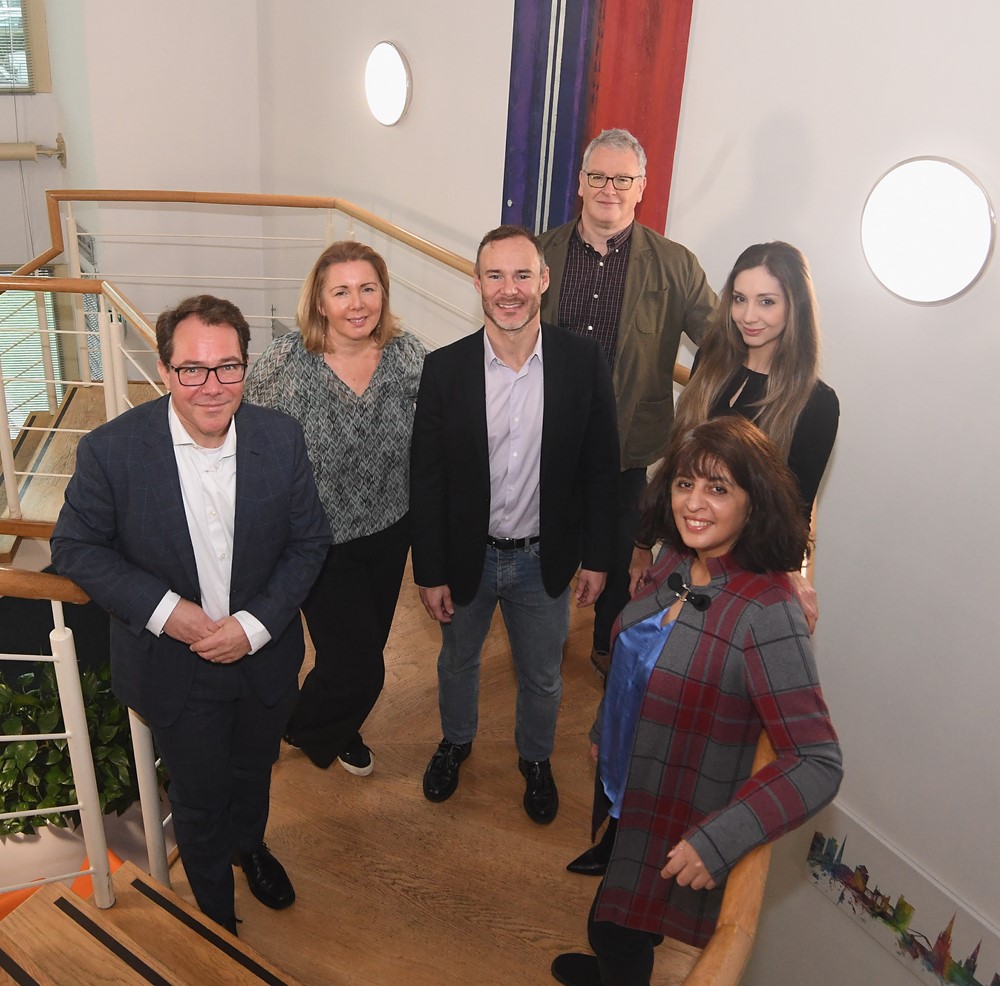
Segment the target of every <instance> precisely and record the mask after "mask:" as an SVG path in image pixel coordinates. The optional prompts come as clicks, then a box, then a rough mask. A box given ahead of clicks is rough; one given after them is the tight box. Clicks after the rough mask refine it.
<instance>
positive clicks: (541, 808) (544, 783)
mask: <svg viewBox="0 0 1000 986" xmlns="http://www.w3.org/2000/svg"><path fill="white" fill-rule="evenodd" d="M517 766H518V769H519V770H520V771H521V773H522V774H524V780H525V788H524V810H525V811H526V812H527V813H528V818H530V819H531V820H532V821H533V822H538V824H539V825H548V824H549V822H551V821H552V819H553V818H555V817H556V812H557V811H559V792H558V791H557V790H556V782H555V781H554V780H553V779H552V766H551V764H550V763H549V761H548V760H525V759H524V758H523V757H518V760H517Z"/></svg>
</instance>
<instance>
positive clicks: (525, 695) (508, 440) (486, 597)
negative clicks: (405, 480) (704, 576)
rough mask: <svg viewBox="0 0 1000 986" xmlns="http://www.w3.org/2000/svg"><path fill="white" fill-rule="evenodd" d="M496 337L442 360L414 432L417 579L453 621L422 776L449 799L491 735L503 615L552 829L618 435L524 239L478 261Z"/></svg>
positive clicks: (604, 385)
mask: <svg viewBox="0 0 1000 986" xmlns="http://www.w3.org/2000/svg"><path fill="white" fill-rule="evenodd" d="M475 286H476V289H477V290H478V291H479V292H480V294H481V296H482V302H483V311H484V314H485V325H484V327H483V329H481V330H480V331H479V332H477V333H474V334H473V335H471V336H467V337H465V338H464V339H460V340H458V341H457V342H455V343H452V344H451V345H449V346H445V347H443V348H442V349H439V350H437V351H436V352H432V353H430V354H429V355H428V356H427V358H426V360H425V362H424V371H423V376H422V378H421V382H420V391H419V394H418V397H417V412H416V420H415V422H414V430H413V446H412V461H411V473H410V489H411V494H410V507H411V517H412V522H413V547H412V551H413V574H414V580H415V581H416V583H417V585H418V586H419V587H420V597H421V600H422V602H423V604H424V607H425V608H426V609H427V612H428V613H429V614H430V615H431V616H432V617H433V618H434V619H435V620H438V621H439V622H440V623H441V634H442V647H441V653H440V656H439V658H438V699H439V706H440V712H441V725H442V731H443V733H444V738H443V739H442V741H441V743H440V744H439V746H438V749H437V751H436V752H435V754H434V756H433V757H432V759H431V762H430V764H429V765H428V767H427V770H426V772H425V774H424V782H423V787H424V794H425V795H426V797H427V798H428V799H429V800H431V801H444V800H445V799H447V798H449V797H451V795H452V794H453V793H454V791H455V789H456V787H457V785H458V770H459V766H460V764H461V763H462V761H464V760H465V758H466V757H467V756H468V755H469V753H470V752H471V749H472V740H473V738H474V737H475V734H476V729H477V726H478V688H479V659H480V652H481V650H482V645H483V641H484V640H485V638H486V634H487V632H488V631H489V627H490V620H491V618H492V616H493V612H494V610H495V609H496V605H497V602H499V603H500V607H501V611H502V613H503V616H504V622H505V624H506V627H507V635H508V638H509V640H510V645H511V653H512V656H513V659H514V666H515V669H516V672H517V679H518V695H517V715H516V719H517V725H516V730H515V737H514V738H515V743H516V745H517V748H518V755H519V761H518V763H519V768H520V770H521V773H522V774H523V775H524V777H525V781H526V788H525V795H524V807H525V810H526V811H527V813H528V815H529V817H530V818H531V819H532V820H533V821H535V822H538V823H541V824H545V823H548V822H551V821H552V819H553V818H555V815H556V811H557V810H558V806H559V800H558V792H557V789H556V786H555V782H554V781H553V779H552V772H551V764H550V761H549V756H550V753H551V752H552V746H553V742H554V739H555V729H556V718H557V716H558V712H559V702H560V698H561V696H562V676H561V671H560V669H561V665H562V648H563V643H564V642H565V639H566V633H567V630H568V625H569V584H570V580H571V579H572V577H573V575H574V573H575V572H576V571H577V568H578V566H581V560H582V567H580V573H579V576H578V578H577V583H576V590H575V596H576V600H577V604H578V605H580V606H589V605H592V604H593V602H594V600H595V599H596V598H597V597H598V596H599V595H600V594H601V591H602V589H603V588H604V581H605V573H606V572H607V570H608V565H609V563H610V560H611V557H612V551H613V530H612V526H611V524H610V523H609V519H610V517H611V516H612V514H613V512H614V504H615V490H616V482H617V477H618V437H617V429H616V419H615V401H614V391H613V388H612V385H611V373H610V370H609V368H608V365H607V361H606V360H605V359H604V356H603V354H602V353H601V351H600V348H599V347H598V346H597V344H596V343H594V342H593V341H591V340H588V339H585V338H582V337H579V336H576V335H574V334H573V333H571V332H567V331H566V330H564V329H559V328H556V327H554V326H549V325H542V323H541V319H540V317H539V308H540V304H541V295H542V292H543V291H544V290H545V288H546V287H547V286H548V268H547V267H546V265H545V259H544V256H543V255H542V250H541V247H540V245H539V243H538V240H537V238H536V237H534V236H532V235H531V233H529V232H528V231H527V230H525V229H523V228H521V227H518V226H501V227H499V228H498V229H495V230H492V231H491V232H489V233H487V234H486V236H485V237H484V238H483V241H482V243H481V244H480V247H479V251H478V254H477V258H476V277H475Z"/></svg>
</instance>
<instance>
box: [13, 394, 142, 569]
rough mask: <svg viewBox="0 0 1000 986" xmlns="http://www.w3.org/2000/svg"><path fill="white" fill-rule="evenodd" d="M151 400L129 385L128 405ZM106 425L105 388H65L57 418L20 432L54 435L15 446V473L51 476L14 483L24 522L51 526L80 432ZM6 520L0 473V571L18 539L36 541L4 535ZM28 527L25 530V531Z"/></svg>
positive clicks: (32, 420)
mask: <svg viewBox="0 0 1000 986" xmlns="http://www.w3.org/2000/svg"><path fill="white" fill-rule="evenodd" d="M154 397H156V392H155V391H154V389H153V388H152V387H151V386H150V385H149V384H147V383H130V384H129V399H130V400H131V401H132V403H133V404H140V403H142V402H143V401H148V400H151V399H152V398H154ZM104 419H105V407H104V388H103V387H101V386H99V385H95V386H91V387H87V386H72V387H67V389H66V395H65V396H64V397H63V399H62V403H61V404H60V405H59V408H58V409H57V411H56V413H55V414H54V415H51V414H41V413H38V414H33V415H31V416H30V417H29V418H28V419H27V420H26V421H25V427H28V426H31V427H39V428H55V429H57V430H56V431H53V432H41V431H24V430H22V431H21V433H20V434H19V435H18V437H17V440H16V442H15V444H14V467H15V469H16V470H17V472H19V473H24V472H31V473H43V474H45V473H48V474H53V473H54V474H56V475H29V476H22V477H20V478H19V481H18V492H19V496H20V498H21V513H22V516H23V517H24V518H27V519H29V520H30V521H33V522H37V523H36V526H37V525H38V524H40V525H43V526H45V527H46V528H48V527H49V526H50V525H52V524H54V523H55V521H56V518H57V517H58V516H59V510H60V508H61V507H62V502H63V493H64V492H65V490H66V483H67V482H68V480H67V479H61V478H58V477H59V476H60V475H61V476H69V475H71V474H72V473H73V470H74V469H75V468H76V446H77V445H78V444H79V441H80V437H81V436H80V433H79V430H80V429H83V430H90V429H92V428H96V427H97V426H98V425H99V424H102V423H103V422H104ZM9 519H10V512H9V510H8V509H7V495H6V492H5V490H4V485H3V480H2V473H0V565H2V564H9V563H11V562H12V561H13V560H14V554H15V552H16V551H17V545H18V542H19V540H20V538H21V537H22V536H28V537H37V536H47V535H38V534H35V533H33V532H28V533H25V532H24V531H9V530H8V531H4V530H2V527H3V521H5V520H9ZM24 526H25V527H28V526H29V525H24Z"/></svg>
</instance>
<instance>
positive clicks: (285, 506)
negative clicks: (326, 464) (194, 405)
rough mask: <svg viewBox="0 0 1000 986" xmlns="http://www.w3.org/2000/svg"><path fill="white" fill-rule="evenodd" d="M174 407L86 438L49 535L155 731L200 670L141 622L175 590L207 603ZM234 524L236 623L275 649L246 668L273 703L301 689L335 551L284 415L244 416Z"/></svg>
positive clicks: (119, 679)
mask: <svg viewBox="0 0 1000 986" xmlns="http://www.w3.org/2000/svg"><path fill="white" fill-rule="evenodd" d="M167 402H168V399H167V398H166V397H164V398H161V399H160V400H157V401H152V402H150V403H148V404H140V405H139V406H138V407H136V408H134V409H133V410H131V411H128V412H126V413H125V414H123V415H121V416H120V417H118V418H115V419H114V420H113V421H109V422H108V423H107V424H105V425H102V426H101V427H100V428H97V429H95V430H94V431H93V432H91V433H90V434H89V435H87V436H86V437H84V438H83V439H82V440H81V442H80V445H79V447H78V449H77V462H76V472H75V474H74V475H73V478H72V479H71V480H70V482H69V485H68V487H67V489H66V500H65V503H64V504H63V508H62V511H61V512H60V514H59V520H58V522H57V523H56V527H55V531H54V532H53V535H52V561H53V564H54V566H55V568H56V570H57V571H58V572H59V574H60V575H65V576H67V577H68V578H71V579H72V580H73V581H74V582H76V583H78V584H79V585H80V586H82V587H83V589H84V590H85V591H86V592H87V593H88V594H89V595H90V597H91V598H92V599H93V600H94V601H95V602H96V603H98V604H99V605H100V606H102V607H103V608H104V609H106V610H108V612H109V613H110V614H111V668H112V685H113V688H114V691H115V694H116V695H117V696H118V698H119V699H120V700H121V701H122V702H123V703H124V704H126V705H128V706H129V707H130V708H133V709H135V710H136V711H137V712H138V713H139V714H140V715H142V716H143V717H144V718H146V719H148V720H149V721H150V722H151V723H153V724H155V725H162V726H166V725H169V724H170V723H171V722H173V721H174V720H175V719H176V718H177V716H178V715H179V714H180V712H181V709H182V708H183V706H184V703H185V701H186V699H187V696H188V693H189V691H190V689H191V681H192V678H193V676H194V669H195V666H196V663H197V661H199V660H201V658H199V657H198V656H197V655H196V654H194V653H193V652H192V651H191V649H190V648H189V647H188V646H187V645H186V644H183V643H181V642H180V641H178V640H174V639H173V638H171V637H168V636H167V635H166V634H161V635H160V636H159V637H155V636H154V635H153V634H151V633H150V632H149V631H148V630H147V629H146V623H147V622H148V621H149V618H150V616H152V614H153V610H154V609H155V608H156V606H157V604H158V603H159V602H160V600H161V599H162V598H163V595H164V593H165V592H166V591H167V590H168V589H172V590H173V591H174V592H176V593H178V594H179V595H181V596H183V597H184V598H185V599H189V600H191V601H192V602H195V603H198V604H200V602H201V592H200V590H199V587H198V571H197V567H196V565H195V560H194V549H193V547H192V545H191V537H190V534H189V533H188V526H187V519H186V517H185V514H184V502H183V499H182V497H181V487H180V479H179V477H178V475H177V461H176V459H175V458H174V449H173V443H172V441H171V437H170V426H169V422H168V418H167ZM235 421H236V432H237V443H236V514H235V527H234V535H233V569H232V583H231V590H230V612H236V611H238V610H247V611H248V612H250V613H252V614H253V615H254V616H255V617H256V618H257V619H258V620H260V621H261V623H263V624H264V626H265V627H266V628H267V630H268V632H269V633H270V634H271V640H270V641H269V642H268V644H267V645H266V646H264V647H262V648H261V649H260V650H259V651H257V653H255V654H251V655H248V656H247V657H245V658H244V659H243V660H242V661H241V662H239V663H240V666H241V667H242V668H243V671H244V673H245V674H246V676H247V679H248V680H249V682H250V685H251V687H252V688H253V689H254V691H255V692H256V693H257V695H258V696H259V697H260V699H261V701H262V702H264V704H265V705H268V706H270V705H273V704H274V703H276V702H277V701H278V700H279V699H281V698H282V697H283V696H284V695H287V693H288V690H289V689H290V688H293V687H295V684H296V676H297V674H298V669H299V666H300V665H301V663H302V656H303V640H302V625H301V621H300V619H299V605H300V604H301V602H302V600H303V599H304V598H305V596H306V594H307V593H308V591H309V589H310V588H311V586H312V583H313V582H314V581H315V579H316V576H317V575H318V573H319V570H320V568H321V567H322V564H323V561H324V559H325V558H326V553H327V550H328V546H329V543H330V534H329V527H328V526H327V522H326V517H325V515H324V514H323V509H322V507H321V506H320V502H319V497H318V496H317V493H316V486H315V484H314V482H313V476H312V470H311V468H310V466H309V460H308V458H307V457H306V451H305V442H304V440H303V438H302V429H301V428H300V427H299V425H298V423H297V422H295V421H293V420H292V419H291V418H290V417H288V416H287V415H285V414H282V413H280V412H279V411H271V410H266V409H264V408H259V407H254V406H253V405H251V404H241V405H240V407H239V408H238V409H237V412H236V417H235Z"/></svg>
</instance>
